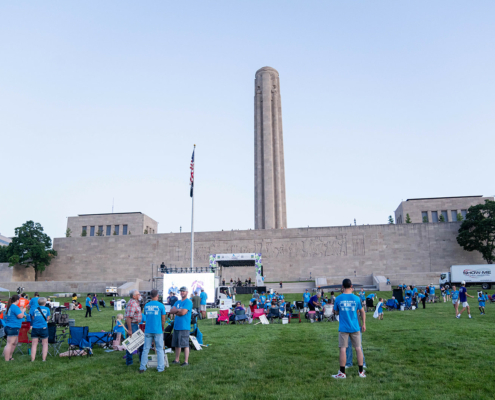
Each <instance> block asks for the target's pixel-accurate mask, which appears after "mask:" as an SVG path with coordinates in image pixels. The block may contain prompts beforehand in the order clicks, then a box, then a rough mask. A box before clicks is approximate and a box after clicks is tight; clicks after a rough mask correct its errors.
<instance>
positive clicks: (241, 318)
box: [235, 310, 248, 324]
mask: <svg viewBox="0 0 495 400" xmlns="http://www.w3.org/2000/svg"><path fill="white" fill-rule="evenodd" d="M247 321H248V316H247V315H246V311H245V310H235V323H236V324H244V323H246V322H247Z"/></svg>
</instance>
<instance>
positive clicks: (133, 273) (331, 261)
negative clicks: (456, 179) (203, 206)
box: [42, 222, 484, 284]
mask: <svg viewBox="0 0 495 400" xmlns="http://www.w3.org/2000/svg"><path fill="white" fill-rule="evenodd" d="M459 225H460V224H459V223H455V222H453V223H443V224H421V223H420V224H402V225H363V226H346V227H324V228H298V229H276V230H275V229H273V230H248V231H226V232H224V231H222V232H201V233H196V235H195V261H194V265H195V267H207V266H208V265H209V255H210V254H216V253H253V252H259V253H262V254H263V266H264V273H265V276H266V279H267V281H278V280H284V281H288V280H298V279H300V278H307V277H309V274H310V272H311V274H312V277H315V276H326V277H328V279H329V281H331V279H332V277H341V276H351V277H353V276H360V277H367V276H371V275H372V274H375V275H384V276H387V275H394V276H395V275H397V276H403V275H404V274H408V273H430V272H440V271H444V270H447V269H448V268H449V267H450V265H455V264H484V261H483V259H482V258H481V256H480V255H479V253H477V252H471V253H470V252H466V251H464V250H463V249H462V248H461V247H460V246H459V245H458V244H457V242H456V236H457V231H458V229H459ZM54 248H55V250H57V251H58V257H57V258H56V259H54V260H53V261H52V265H50V267H49V268H47V271H46V272H45V273H44V274H43V278H42V279H48V280H62V281H92V280H102V281H108V280H112V279H114V280H121V281H130V280H134V279H136V278H139V279H142V280H143V281H148V280H149V279H150V278H151V274H152V271H151V265H152V264H154V265H155V267H154V275H155V276H156V266H158V264H160V263H161V262H162V261H163V262H165V264H166V265H168V266H171V267H178V268H186V267H189V266H190V234H189V233H171V234H156V235H130V236H111V237H72V238H56V239H55V240H54ZM233 271H234V272H233V274H234V275H236V274H238V272H235V271H236V270H235V269H233ZM253 278H254V276H253ZM398 279H401V278H398ZM417 283H418V284H420V283H422V282H417Z"/></svg>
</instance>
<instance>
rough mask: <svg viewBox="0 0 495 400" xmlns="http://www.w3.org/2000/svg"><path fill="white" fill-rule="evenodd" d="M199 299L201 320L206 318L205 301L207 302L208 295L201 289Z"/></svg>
mask: <svg viewBox="0 0 495 400" xmlns="http://www.w3.org/2000/svg"><path fill="white" fill-rule="evenodd" d="M199 297H201V304H200V307H201V315H202V316H203V319H205V318H206V300H208V295H207V294H206V292H205V290H204V289H201V294H200V295H199Z"/></svg>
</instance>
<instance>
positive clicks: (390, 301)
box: [385, 299, 397, 311]
mask: <svg viewBox="0 0 495 400" xmlns="http://www.w3.org/2000/svg"><path fill="white" fill-rule="evenodd" d="M385 308H386V310H387V311H394V310H397V305H396V304H395V300H394V299H388V300H387V302H386V303H385Z"/></svg>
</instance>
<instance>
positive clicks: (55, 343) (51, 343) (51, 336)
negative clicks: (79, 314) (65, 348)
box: [48, 323, 67, 357]
mask: <svg viewBox="0 0 495 400" xmlns="http://www.w3.org/2000/svg"><path fill="white" fill-rule="evenodd" d="M66 338H67V333H65V332H63V333H62V334H60V335H57V324H54V323H49V324H48V354H50V355H51V356H53V357H55V356H57V355H58V354H60V347H61V346H62V344H63V343H64V342H65V339H66ZM52 353H53V354H52Z"/></svg>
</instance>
